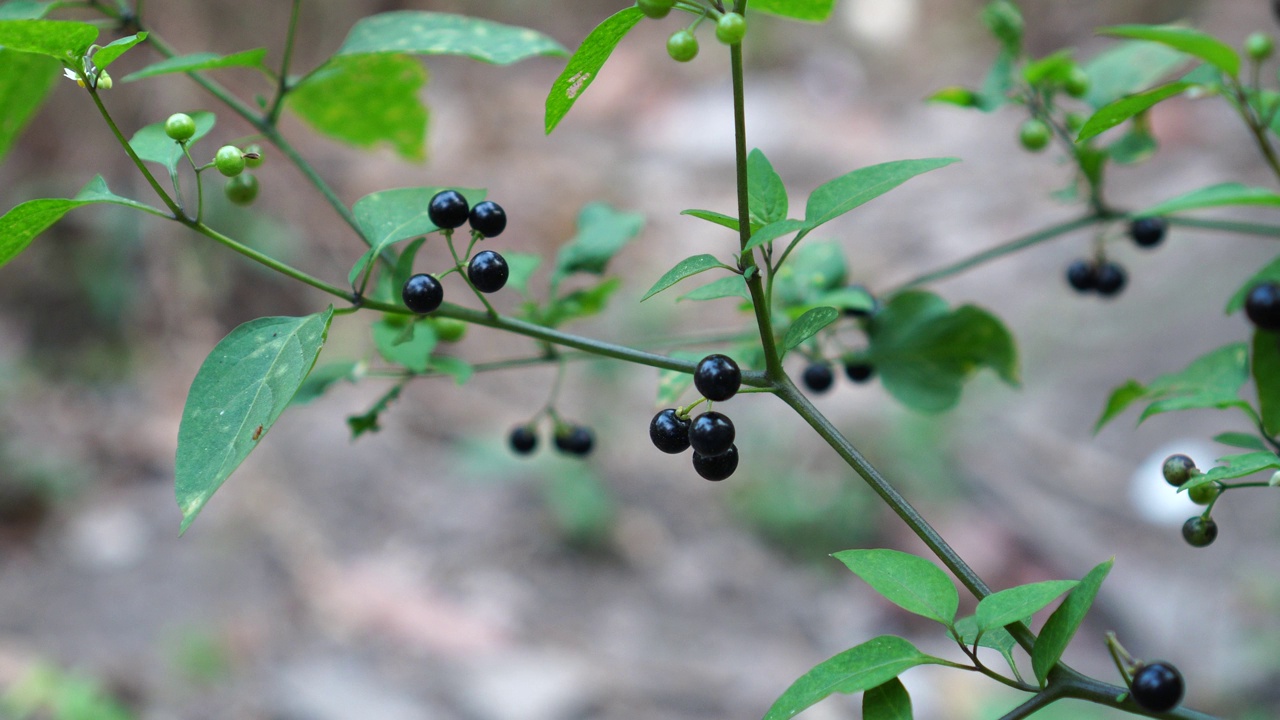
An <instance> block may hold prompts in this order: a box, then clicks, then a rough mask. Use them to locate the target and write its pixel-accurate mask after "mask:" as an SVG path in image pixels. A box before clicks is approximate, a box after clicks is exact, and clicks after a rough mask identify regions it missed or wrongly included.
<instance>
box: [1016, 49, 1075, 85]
mask: <svg viewBox="0 0 1280 720" xmlns="http://www.w3.org/2000/svg"><path fill="white" fill-rule="evenodd" d="M1073 52H1074V51H1073V50H1071V49H1069V48H1068V49H1066V50H1059V51H1058V52H1056V53H1053V54H1052V55H1047V56H1045V57H1042V58H1040V59H1039V60H1036V61H1033V62H1029V63H1027V66H1026V67H1025V68H1023V69H1022V76H1023V77H1024V78H1026V79H1027V82H1029V83H1031V84H1032V85H1040V84H1043V83H1061V82H1064V81H1065V80H1066V79H1067V78H1068V77H1069V76H1070V75H1071V71H1072V69H1074V68H1075V66H1076V62H1075V60H1074V59H1073V58H1072V57H1071V55H1072V53H1073Z"/></svg>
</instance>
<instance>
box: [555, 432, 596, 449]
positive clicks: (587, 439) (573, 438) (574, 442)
mask: <svg viewBox="0 0 1280 720" xmlns="http://www.w3.org/2000/svg"><path fill="white" fill-rule="evenodd" d="M595 442H596V438H595V435H593V434H592V432H591V429H590V428H585V427H583V426H581V425H568V426H565V427H561V428H557V429H556V437H555V443H556V449H557V450H559V451H560V452H564V453H568V454H570V455H586V454H588V453H590V452H591V447H592V446H593V445H595Z"/></svg>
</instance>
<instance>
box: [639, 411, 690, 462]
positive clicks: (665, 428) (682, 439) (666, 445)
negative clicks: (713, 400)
mask: <svg viewBox="0 0 1280 720" xmlns="http://www.w3.org/2000/svg"><path fill="white" fill-rule="evenodd" d="M689 424H690V423H689V419H688V418H681V417H680V416H679V415H677V414H676V409H675V408H667V409H666V410H663V411H662V412H660V413H658V414H657V415H654V416H653V420H652V421H650V422H649V439H650V440H652V441H653V445H654V447H656V448H658V449H659V450H661V451H662V452H664V453H669V454H671V455H675V454H676V453H682V452H684V451H685V450H688V449H689Z"/></svg>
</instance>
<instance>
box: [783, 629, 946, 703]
mask: <svg viewBox="0 0 1280 720" xmlns="http://www.w3.org/2000/svg"><path fill="white" fill-rule="evenodd" d="M941 662H943V661H941V660H939V659H938V658H935V657H931V656H929V655H925V654H924V653H922V652H920V651H919V650H917V649H916V648H915V646H914V645H912V644H911V643H909V642H907V641H906V640H903V639H902V638H900V637H897V636H894V635H881V636H880V637H878V638H875V639H873V640H868V641H867V642H865V643H862V644H861V645H858V646H856V647H853V648H850V649H848V650H845V651H844V652H842V653H840V654H839V655H836V656H835V657H832V658H831V659H829V660H826V661H824V662H822V663H820V664H819V665H817V666H815V667H814V668H813V669H812V670H810V671H809V672H807V673H805V674H804V675H803V676H801V677H800V679H799V680H796V681H795V682H794V683H792V685H791V687H789V688H787V690H786V692H784V693H782V696H781V697H779V698H778V699H777V700H776V701H774V703H773V706H772V707H770V708H769V712H767V713H765V716H764V720H787V718H792V717H795V716H796V715H798V714H800V712H801V711H802V710H805V709H806V708H808V707H810V706H812V705H813V704H814V703H816V702H818V701H819V700H822V699H823V698H825V697H827V696H828V695H830V694H831V693H834V692H839V693H846V694H852V693H857V692H862V691H864V690H870V689H871V688H874V687H878V686H880V685H883V684H884V683H886V682H888V681H890V680H892V679H893V678H896V677H898V675H900V674H902V673H903V672H904V671H906V670H909V669H911V668H913V667H916V666H917V665H929V664H937V663H941Z"/></svg>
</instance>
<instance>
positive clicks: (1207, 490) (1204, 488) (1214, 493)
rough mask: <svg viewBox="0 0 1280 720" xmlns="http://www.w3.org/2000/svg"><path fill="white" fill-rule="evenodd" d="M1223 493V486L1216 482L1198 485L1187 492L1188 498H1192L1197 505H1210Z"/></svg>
mask: <svg viewBox="0 0 1280 720" xmlns="http://www.w3.org/2000/svg"><path fill="white" fill-rule="evenodd" d="M1221 493H1222V486H1221V485H1219V484H1218V483H1216V482H1207V483H1205V484H1203V485H1196V486H1195V487H1193V488H1191V489H1190V490H1188V491H1187V497H1189V498H1191V502H1193V503H1195V504H1197V505H1208V504H1209V503H1211V502H1213V501H1214V500H1217V499H1218V495H1220V494H1221Z"/></svg>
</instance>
